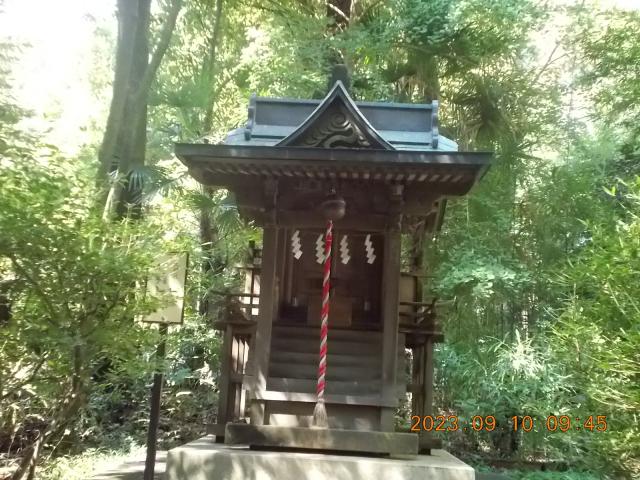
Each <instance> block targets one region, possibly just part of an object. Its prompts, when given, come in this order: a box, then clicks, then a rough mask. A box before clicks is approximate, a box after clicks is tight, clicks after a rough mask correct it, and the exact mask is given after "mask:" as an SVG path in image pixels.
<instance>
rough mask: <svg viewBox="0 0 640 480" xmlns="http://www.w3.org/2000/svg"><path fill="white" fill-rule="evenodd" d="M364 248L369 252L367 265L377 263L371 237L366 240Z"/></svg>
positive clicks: (368, 235)
mask: <svg viewBox="0 0 640 480" xmlns="http://www.w3.org/2000/svg"><path fill="white" fill-rule="evenodd" d="M364 248H365V250H366V251H367V263H368V264H372V263H373V262H375V261H376V255H375V250H374V249H373V242H372V241H371V235H370V234H367V236H366V238H365V239H364Z"/></svg>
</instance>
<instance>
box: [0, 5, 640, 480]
mask: <svg viewBox="0 0 640 480" xmlns="http://www.w3.org/2000/svg"><path fill="white" fill-rule="evenodd" d="M116 11H117V12H118V15H115V13H116ZM0 35H1V36H2V38H0V179H1V181H0V461H1V462H2V464H1V465H2V466H1V467H0V478H2V476H3V475H5V476H7V477H10V478H12V479H22V478H50V479H53V478H60V479H62V478H64V479H74V478H87V476H88V475H89V472H92V471H94V470H95V469H97V468H99V466H100V465H103V464H104V463H106V462H111V461H113V459H114V457H117V456H118V455H127V454H129V453H131V452H134V451H136V449H139V448H140V445H142V444H143V442H144V436H145V431H146V422H147V419H148V415H149V412H148V394H149V388H148V387H149V383H150V379H151V376H152V372H153V371H154V369H156V368H160V369H162V371H164V372H165V374H166V388H165V390H164V394H163V402H162V423H161V426H160V427H161V428H160V433H161V443H162V446H163V447H165V448H166V447H171V446H175V445H178V444H181V443H184V442H186V441H189V440H191V439H193V438H196V437H198V436H199V435H201V434H202V433H203V431H204V424H205V423H207V422H211V421H212V420H213V419H215V415H216V413H215V405H216V402H215V399H216V396H217V391H216V385H217V375H218V367H219V357H218V355H219V347H220V338H219V336H218V334H217V333H216V332H214V331H213V330H212V328H211V323H212V321H213V320H215V318H216V315H217V312H218V310H217V309H216V302H215V299H214V298H213V297H212V295H211V293H210V292H212V291H224V290H225V289H226V290H233V289H235V287H236V286H237V284H238V282H239V281H240V278H239V272H238V271H237V270H235V269H234V268H233V265H235V264H237V263H238V262H241V261H242V260H243V259H244V258H245V257H246V255H247V245H248V242H249V241H250V240H254V241H258V242H259V241H260V233H259V231H258V230H257V229H255V228H254V227H253V226H252V225H251V224H248V223H246V222H244V221H243V220H242V219H240V218H239V217H238V215H237V211H236V210H235V209H234V207H233V199H232V198H229V197H228V195H227V193H226V192H224V191H210V190H203V189H201V188H200V187H199V186H198V185H197V184H196V183H195V182H193V181H192V180H190V179H189V177H188V176H187V174H186V171H185V168H184V167H183V166H182V165H181V164H180V162H179V161H177V160H176V159H175V157H174V156H173V143H174V142H176V141H180V142H201V141H205V140H206V141H210V142H215V141H219V140H220V139H221V138H223V136H224V134H225V133H226V132H227V131H229V130H230V129H232V128H235V127H238V126H240V125H242V124H243V123H244V121H245V119H246V105H247V101H248V97H249V95H250V94H251V93H257V94H258V95H263V96H289V97H300V98H321V97H322V96H323V94H324V93H325V92H326V84H327V78H328V74H329V71H330V68H331V64H332V63H335V62H338V61H339V62H343V63H345V64H347V65H348V67H349V69H350V71H351V75H352V93H353V95H354V97H355V98H356V99H357V100H377V101H398V102H428V101H431V100H432V99H438V100H439V101H440V105H441V110H440V111H441V115H440V119H441V125H442V131H443V133H444V134H445V135H446V136H448V137H450V138H453V139H455V140H456V141H457V142H458V143H459V145H460V148H461V150H491V151H494V152H495V161H494V164H493V166H492V168H491V170H490V171H489V173H488V174H487V175H486V176H485V177H484V178H483V180H482V181H481V182H480V184H479V185H478V186H477V187H476V188H475V189H474V190H473V192H472V194H470V195H469V196H468V197H466V198H464V199H462V200H456V201H450V202H449V205H448V209H447V214H446V218H445V222H444V226H443V229H442V231H441V232H440V234H439V235H438V237H437V238H436V239H426V241H425V242H424V253H425V256H426V263H427V270H428V272H427V273H428V274H429V276H430V278H429V281H428V282H427V283H426V284H425V288H426V289H427V290H428V292H430V295H433V296H437V297H438V298H439V299H440V300H442V301H443V303H444V304H445V305H446V306H444V307H442V308H441V309H440V310H439V313H440V319H441V321H442V322H443V324H444V328H445V338H446V342H445V343H443V344H440V345H438V348H437V367H436V379H437V388H436V391H437V398H436V408H437V411H438V412H440V413H442V414H455V415H458V416H459V417H461V419H466V420H469V419H471V418H472V417H473V416H475V415H482V416H486V415H494V416H495V417H496V418H497V419H498V421H499V422H506V421H507V419H509V418H511V417H512V416H513V415H521V416H522V415H530V416H532V417H534V418H535V419H544V418H546V417H547V416H548V415H558V416H559V415H569V416H570V417H572V418H573V417H580V418H583V419H585V418H588V417H589V416H591V415H593V416H594V419H595V416H606V421H607V430H606V432H599V431H597V429H595V428H594V429H593V431H590V430H589V429H588V428H586V429H585V428H583V429H582V430H581V431H576V430H574V429H572V430H570V431H567V432H560V431H556V432H550V431H548V430H547V429H545V428H537V429H535V430H534V431H532V432H518V433H517V434H505V433H503V432H498V431H496V432H473V431H470V432H457V433H456V434H455V435H454V434H447V435H443V437H442V438H443V440H444V441H445V444H446V446H447V448H448V449H449V450H451V451H453V452H454V453H456V454H457V455H459V456H461V457H462V458H464V459H465V460H467V461H469V462H471V463H473V464H474V465H476V466H478V468H480V469H488V468H491V466H492V465H493V466H496V465H503V466H504V465H510V466H512V467H514V468H516V467H521V468H524V467H529V469H531V468H532V466H533V467H536V468H537V466H539V465H545V466H546V467H547V469H548V470H558V471H548V472H537V471H533V470H530V471H529V470H527V471H525V470H522V469H520V470H517V469H516V470H514V471H512V475H513V476H514V477H513V478H528V479H538V478H540V479H542V478H547V479H599V478H621V479H630V478H639V477H638V475H640V461H639V457H640V455H639V453H640V427H639V425H638V414H639V412H640V305H639V302H640V219H639V217H638V215H639V214H640V177H639V176H638V175H640V135H639V134H640V81H639V75H640V42H638V40H637V39H638V38H639V37H640V5H639V4H638V3H637V2H633V1H627V2H624V1H618V2H613V1H610V2H605V1H601V2H596V1H593V0H548V1H542V0H428V1H427V0H352V1H347V0H340V1H331V2H328V3H325V2H320V1H319V0H302V1H272V0H257V1H253V2H251V1H245V0H157V1H156V0H154V1H151V0H119V1H114V2H102V1H97V0H92V1H88V2H81V1H79V0H73V1H68V2H44V1H36V0H28V1H17V0H4V2H0ZM176 249H186V250H188V251H189V252H190V253H191V258H192V268H191V271H190V275H189V281H188V285H189V292H188V302H187V310H186V316H185V323H184V325H183V326H182V327H180V328H176V329H174V330H172V332H171V335H170V344H169V346H168V355H167V359H166V361H164V362H161V363H160V364H158V362H157V361H155V360H154V354H153V353H154V351H155V345H156V344H157V341H158V334H157V331H156V330H154V329H153V328H148V327H144V326H142V325H140V324H139V323H135V322H132V321H131V319H132V318H134V317H136V316H138V315H140V314H144V313H145V312H149V311H151V310H153V309H154V308H156V307H157V306H158V303H157V301H154V299H149V298H147V299H141V298H140V295H136V284H137V282H140V281H141V280H143V279H144V278H145V276H146V272H147V271H148V269H149V267H150V266H151V265H153V264H154V261H155V260H156V258H157V256H158V255H159V254H161V253H162V252H165V251H175V250H176ZM407 421H408V419H407V418H406V412H403V411H399V412H398V423H399V424H400V425H403V424H404V425H406V422H407Z"/></svg>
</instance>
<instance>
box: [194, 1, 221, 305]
mask: <svg viewBox="0 0 640 480" xmlns="http://www.w3.org/2000/svg"><path fill="white" fill-rule="evenodd" d="M223 7H224V0H216V3H215V13H214V17H213V29H212V31H211V36H210V37H209V42H208V45H209V51H208V52H207V57H206V60H205V62H204V64H203V66H202V75H203V77H204V80H205V82H206V84H207V85H209V87H210V88H211V92H212V93H211V94H210V96H209V103H208V105H207V108H206V110H205V116H204V121H203V125H202V130H203V132H204V133H205V134H209V133H210V132H211V131H212V130H213V114H214V110H215V105H216V98H215V94H214V93H213V91H214V89H213V84H214V78H215V71H216V63H217V55H216V53H217V49H218V39H219V38H220V30H221V26H222V15H223ZM215 191H216V190H215V189H214V188H211V187H202V194H203V195H206V196H207V197H208V198H213V195H214V194H215ZM217 241H218V228H217V227H216V225H215V222H214V219H213V215H212V212H211V211H210V209H209V208H208V207H203V208H201V209H200V244H201V245H202V267H201V268H202V272H203V274H204V278H205V279H206V278H209V277H210V274H211V273H212V272H213V271H215V270H216V265H217V264H218V263H219V262H217V261H216V258H215V248H214V246H215V244H216V243H217ZM209 302H210V299H209V295H208V293H207V292H205V294H204V295H203V297H202V299H201V300H200V306H199V313H200V315H207V314H208V313H209V311H210V307H209Z"/></svg>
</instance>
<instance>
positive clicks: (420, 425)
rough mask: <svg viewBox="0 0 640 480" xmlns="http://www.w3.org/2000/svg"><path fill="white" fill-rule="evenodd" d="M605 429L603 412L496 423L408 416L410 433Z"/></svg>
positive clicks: (484, 419)
mask: <svg viewBox="0 0 640 480" xmlns="http://www.w3.org/2000/svg"><path fill="white" fill-rule="evenodd" d="M607 428H608V425H607V417H606V415H588V416H586V417H572V416H570V415H549V416H547V417H544V418H541V419H534V417H532V416H531V415H522V416H520V415H514V416H512V417H511V418H509V419H508V421H506V422H504V424H503V425H499V424H498V422H497V421H496V417H495V416H494V415H474V416H473V417H471V418H470V419H468V420H466V419H461V418H460V417H458V416H457V415H413V416H412V417H411V431H412V432H420V431H424V432H457V431H464V432H467V431H475V432H492V431H494V430H496V429H498V430H501V431H507V430H511V431H514V432H519V431H522V432H531V431H547V432H568V431H570V430H571V431H580V430H586V431H589V432H605V431H607Z"/></svg>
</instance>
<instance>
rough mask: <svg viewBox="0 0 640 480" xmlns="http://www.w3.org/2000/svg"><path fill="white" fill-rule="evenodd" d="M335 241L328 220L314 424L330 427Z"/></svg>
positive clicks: (330, 222)
mask: <svg viewBox="0 0 640 480" xmlns="http://www.w3.org/2000/svg"><path fill="white" fill-rule="evenodd" d="M332 242H333V221H332V220H328V221H327V232H326V234H325V241H324V277H323V279H322V310H321V312H320V362H319V364H318V385H317V388H316V394H317V401H316V406H315V408H314V409H313V422H312V425H313V426H314V427H318V428H328V427H329V419H328V417H327V409H326V407H325V404H324V387H325V384H326V382H325V374H326V373H327V335H328V333H329V292H330V290H331V244H332Z"/></svg>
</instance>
